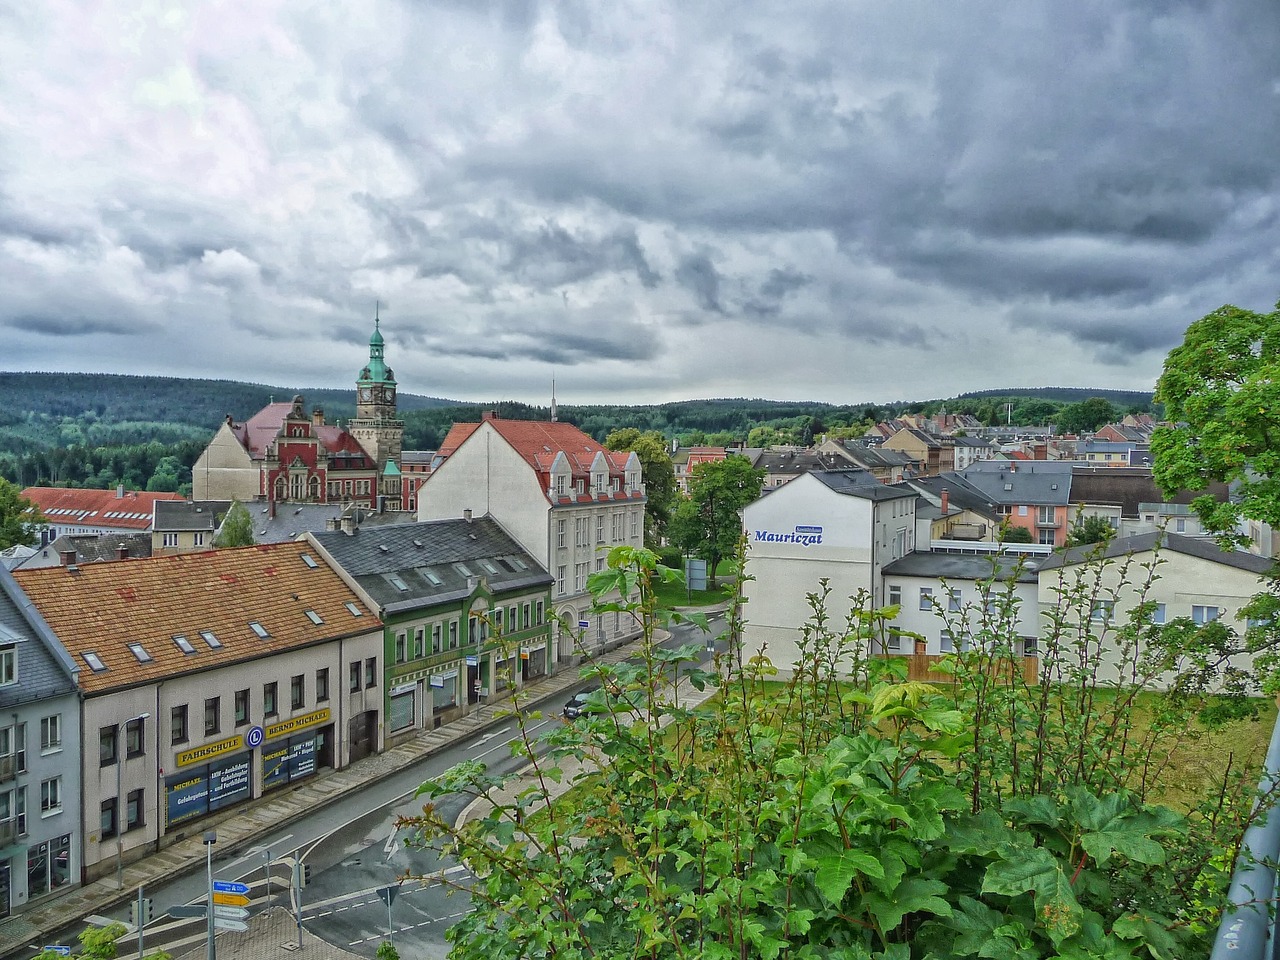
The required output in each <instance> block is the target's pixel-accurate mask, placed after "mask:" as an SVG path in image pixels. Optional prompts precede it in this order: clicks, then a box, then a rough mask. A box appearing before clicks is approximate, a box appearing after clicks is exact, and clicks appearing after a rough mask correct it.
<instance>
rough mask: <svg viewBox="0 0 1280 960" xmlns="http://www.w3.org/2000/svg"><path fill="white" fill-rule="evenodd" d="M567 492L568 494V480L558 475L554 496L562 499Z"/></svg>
mask: <svg viewBox="0 0 1280 960" xmlns="http://www.w3.org/2000/svg"><path fill="white" fill-rule="evenodd" d="M568 492H569V478H568V477H566V476H565V475H564V474H560V475H559V476H558V477H556V496H557V497H563V496H564V495H565V494H566V493H568Z"/></svg>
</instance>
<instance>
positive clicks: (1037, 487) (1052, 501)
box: [944, 460, 1072, 507]
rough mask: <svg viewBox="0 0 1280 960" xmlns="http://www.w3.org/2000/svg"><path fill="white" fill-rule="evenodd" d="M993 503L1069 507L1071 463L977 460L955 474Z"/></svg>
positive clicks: (949, 474)
mask: <svg viewBox="0 0 1280 960" xmlns="http://www.w3.org/2000/svg"><path fill="white" fill-rule="evenodd" d="M944 476H946V477H952V476H958V477H960V478H961V479H963V480H964V481H965V482H966V483H968V484H969V485H970V486H971V487H973V488H974V489H976V490H978V491H980V492H981V494H982V495H984V496H986V497H987V498H988V499H989V500H990V501H991V502H992V503H999V504H1007V505H1011V506H1012V505H1018V504H1028V505H1040V504H1045V505H1053V506H1059V507H1062V506H1066V505H1067V504H1069V503H1071V502H1072V500H1071V463H1070V461H1062V460H1016V461H1005V460H979V461H978V462H977V463H974V464H972V465H970V466H968V467H965V469H963V470H957V471H955V473H954V474H952V473H948V474H944Z"/></svg>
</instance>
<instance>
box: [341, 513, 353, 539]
mask: <svg viewBox="0 0 1280 960" xmlns="http://www.w3.org/2000/svg"><path fill="white" fill-rule="evenodd" d="M342 532H343V533H345V534H346V535H347V536H348V537H354V536H355V535H356V518H355V517H343V518H342Z"/></svg>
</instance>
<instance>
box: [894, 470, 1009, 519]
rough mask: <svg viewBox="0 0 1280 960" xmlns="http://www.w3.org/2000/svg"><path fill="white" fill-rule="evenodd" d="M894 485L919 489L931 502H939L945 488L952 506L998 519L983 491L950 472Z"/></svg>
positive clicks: (916, 478) (914, 478) (915, 478)
mask: <svg viewBox="0 0 1280 960" xmlns="http://www.w3.org/2000/svg"><path fill="white" fill-rule="evenodd" d="M894 486H895V487H901V488H903V489H908V490H916V491H919V492H920V493H922V494H924V495H925V496H927V498H928V499H929V500H930V501H933V502H941V501H942V491H943V490H946V491H947V498H948V500H949V501H950V504H951V506H952V507H953V508H958V509H961V510H972V511H973V512H974V513H977V514H981V515H982V516H984V517H987V518H988V519H990V520H998V519H999V517H998V515H997V514H996V512H995V510H994V509H992V506H991V501H990V500H989V499H988V498H987V496H986V495H985V494H984V493H982V492H981V491H980V490H977V489H975V488H974V487H971V486H969V484H967V483H964V482H963V481H961V482H956V478H955V477H954V476H952V475H951V474H945V475H943V476H940V477H913V478H912V479H910V480H903V481H901V482H900V483H895V484H894ZM952 512H954V510H953V511H952Z"/></svg>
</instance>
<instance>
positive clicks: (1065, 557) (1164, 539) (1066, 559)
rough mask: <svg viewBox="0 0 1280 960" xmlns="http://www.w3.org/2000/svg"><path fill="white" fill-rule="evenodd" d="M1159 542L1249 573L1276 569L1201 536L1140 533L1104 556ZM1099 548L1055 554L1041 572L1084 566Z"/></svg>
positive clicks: (1110, 546) (1092, 546) (1261, 559)
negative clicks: (1225, 548) (1080, 564)
mask: <svg viewBox="0 0 1280 960" xmlns="http://www.w3.org/2000/svg"><path fill="white" fill-rule="evenodd" d="M1157 542H1159V543H1160V544H1161V546H1160V549H1161V550H1171V551H1173V552H1175V553H1182V554H1186V555H1187V556H1189V557H1199V558H1200V559H1202V560H1210V561H1212V562H1213V563H1221V564H1225V565H1226V566H1229V567H1236V568H1237V569H1240V570H1249V571H1251V572H1253V573H1256V574H1259V575H1262V574H1265V573H1269V572H1270V571H1271V570H1272V569H1274V567H1275V565H1276V562H1275V561H1274V560H1272V559H1271V558H1270V557H1259V556H1257V555H1256V554H1252V553H1245V552H1244V551H1243V550H1223V549H1222V548H1221V547H1220V546H1218V544H1217V541H1215V540H1202V539H1200V538H1198V537H1184V536H1182V535H1181V534H1177V533H1167V532H1166V533H1141V534H1138V535H1137V536H1135V537H1122V538H1118V539H1115V540H1112V541H1111V542H1110V543H1109V544H1107V546H1106V549H1105V550H1103V552H1102V556H1104V557H1107V558H1108V559H1110V558H1112V557H1125V556H1128V555H1129V554H1131V553H1145V552H1146V551H1148V550H1152V549H1154V548H1155V546H1156V544H1157ZM1097 549H1098V545H1097V544H1086V545H1085V546H1083V547H1072V548H1071V549H1070V550H1066V551H1064V552H1061V553H1054V554H1052V555H1050V557H1049V558H1048V559H1047V560H1045V561H1044V563H1042V564H1041V565H1040V569H1042V570H1049V569H1053V568H1056V567H1062V566H1070V565H1072V564H1076V563H1084V562H1086V561H1088V560H1090V559H1092V558H1093V557H1095V556H1097V553H1096V551H1097Z"/></svg>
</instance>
